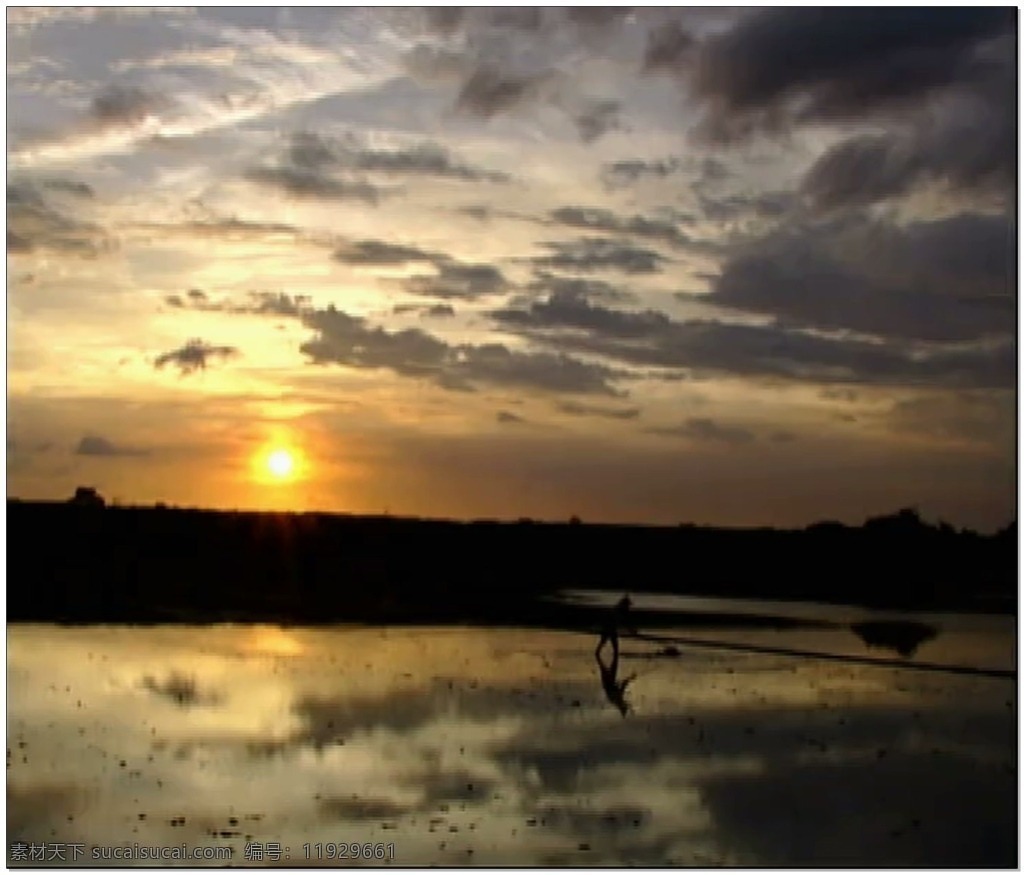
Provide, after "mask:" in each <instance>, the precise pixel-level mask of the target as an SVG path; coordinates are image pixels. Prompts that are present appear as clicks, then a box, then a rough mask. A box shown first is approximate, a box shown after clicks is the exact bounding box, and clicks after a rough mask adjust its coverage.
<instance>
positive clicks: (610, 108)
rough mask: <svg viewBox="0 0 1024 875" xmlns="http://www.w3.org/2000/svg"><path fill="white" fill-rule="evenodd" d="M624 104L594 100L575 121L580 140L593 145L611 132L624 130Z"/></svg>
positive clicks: (577, 115) (578, 114) (615, 101)
mask: <svg viewBox="0 0 1024 875" xmlns="http://www.w3.org/2000/svg"><path fill="white" fill-rule="evenodd" d="M621 112H622V104H621V103H619V101H617V100H594V101H591V102H589V103H588V104H587V105H586V106H585V107H584V109H583V110H581V111H580V112H578V113H577V114H576V116H575V118H574V119H573V121H574V122H575V124H576V129H577V130H578V131H579V134H580V139H581V140H583V142H584V143H593V142H595V141H596V140H599V139H601V137H603V136H604V135H605V134H607V133H608V132H609V131H617V130H622V129H623V125H622V116H621Z"/></svg>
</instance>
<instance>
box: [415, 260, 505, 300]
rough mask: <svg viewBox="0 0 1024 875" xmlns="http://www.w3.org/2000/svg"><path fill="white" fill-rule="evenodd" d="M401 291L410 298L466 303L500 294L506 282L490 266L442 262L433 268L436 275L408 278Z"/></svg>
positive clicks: (420, 275) (500, 274)
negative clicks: (406, 293)
mask: <svg viewBox="0 0 1024 875" xmlns="http://www.w3.org/2000/svg"><path fill="white" fill-rule="evenodd" d="M403 288H404V289H405V290H406V291H407V292H409V293H410V294H413V295H422V296H425V297H432V298H461V299H463V300H467V301H469V300H473V299H475V298H482V297H486V296H488V295H495V294H498V293H499V292H503V291H505V290H506V289H507V288H508V282H507V280H506V279H505V276H504V274H502V272H501V271H500V270H498V268H496V267H495V266H494V265H492V264H461V263H459V262H451V261H443V262H440V263H438V264H437V273H436V274H434V275H428V274H418V275H416V276H411V277H409V278H408V279H406V280H405V281H404V282H403Z"/></svg>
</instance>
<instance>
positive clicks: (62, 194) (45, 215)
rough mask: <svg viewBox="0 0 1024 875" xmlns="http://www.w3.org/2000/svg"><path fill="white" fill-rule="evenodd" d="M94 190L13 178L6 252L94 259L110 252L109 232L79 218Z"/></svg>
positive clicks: (72, 184) (67, 183) (65, 182)
mask: <svg viewBox="0 0 1024 875" xmlns="http://www.w3.org/2000/svg"><path fill="white" fill-rule="evenodd" d="M91 191H92V190H91V189H90V188H89V187H88V186H85V185H84V184H80V183H75V182H73V181H71V180H39V181H35V180H31V179H25V178H22V179H13V180H12V181H11V182H9V183H8V185H7V251H8V252H10V253H27V252H32V251H34V250H36V249H49V250H53V251H58V252H63V253H68V254H76V255H85V256H95V255H98V254H99V253H100V252H103V251H104V250H107V249H109V248H110V247H111V245H112V242H111V240H110V238H109V236H108V235H107V233H106V232H105V231H104V230H103V229H102V228H101V227H100V226H98V225H96V224H94V223H92V222H88V221H85V220H84V219H83V218H81V217H80V216H79V213H80V202H81V201H82V200H87V199H89V198H91ZM87 192H88V193H87Z"/></svg>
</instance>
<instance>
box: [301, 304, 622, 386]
mask: <svg viewBox="0 0 1024 875" xmlns="http://www.w3.org/2000/svg"><path fill="white" fill-rule="evenodd" d="M303 324H304V325H306V327H308V328H310V329H312V330H313V331H315V332H316V336H315V337H313V338H312V339H311V340H309V341H307V342H306V343H304V344H303V345H302V347H301V351H302V352H303V353H304V354H305V355H307V356H309V358H310V359H311V360H312V362H313V363H314V364H330V363H334V364H341V365H346V366H348V367H355V368H366V369H386V370H390V371H393V372H395V373H397V374H400V375H402V376H408V377H427V378H431V379H433V380H434V381H435V382H436V383H438V384H439V385H441V386H443V387H445V388H450V389H461V390H464V391H465V390H472V389H473V388H474V385H475V384H477V383H486V384H489V385H496V386H516V387H522V388H532V389H541V390H546V391H553V392H571V393H581V394H582V393H596V394H605V395H615V394H618V393H616V391H615V390H614V389H613V388H612V387H611V385H610V384H609V380H611V379H614V378H616V377H618V376H620V375H621V374H620V373H619V372H616V371H613V370H612V369H610V368H608V367H605V366H603V365H597V364H590V363H586V362H582V361H580V360H578V359H574V358H571V357H569V356H567V355H564V354H552V353H545V352H541V353H530V352H519V351H516V350H510V349H509V348H508V347H506V346H503V345H501V344H484V345H481V346H474V345H472V344H461V345H457V346H452V345H449V344H448V343H446V342H445V341H443V340H440V339H438V338H436V337H434V336H433V335H430V334H427V333H426V332H424V331H421V330H420V329H418V328H410V329H405V330H403V331H388V330H386V329H384V328H381V327H372V326H370V325H369V324H368V323H367V322H366V320H365V319H362V318H360V317H356V316H350V315H349V314H347V313H344V312H342V311H340V310H337V309H335V308H334V307H328V308H327V309H326V310H317V311H312V312H309V313H306V314H305V316H304V317H303Z"/></svg>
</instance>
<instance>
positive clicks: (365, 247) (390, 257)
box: [334, 240, 442, 267]
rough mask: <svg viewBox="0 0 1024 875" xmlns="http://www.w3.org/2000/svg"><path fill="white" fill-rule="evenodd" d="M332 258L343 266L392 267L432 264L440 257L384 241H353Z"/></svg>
mask: <svg viewBox="0 0 1024 875" xmlns="http://www.w3.org/2000/svg"><path fill="white" fill-rule="evenodd" d="M334 258H335V260H337V261H341V262H344V263H345V264H359V265H374V266H378V267H393V266H398V265H403V264H409V263H410V262H417V261H429V262H434V261H436V260H438V259H439V258H442V256H439V255H438V254H437V253H433V252H427V251H425V250H423V249H418V248H416V247H415V246H404V245H402V244H397V243H387V242H386V241H384V240H355V241H352V242H350V243H345V244H344V245H342V246H341V247H339V248H338V249H337V250H336V251H335V253H334Z"/></svg>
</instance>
